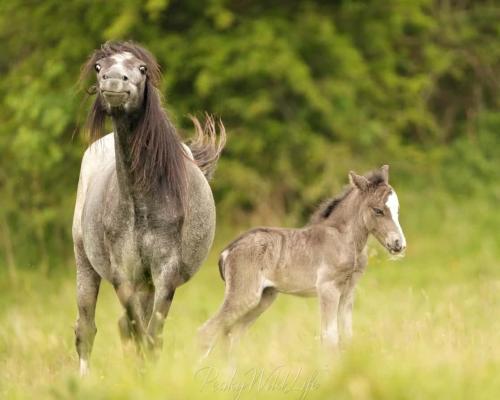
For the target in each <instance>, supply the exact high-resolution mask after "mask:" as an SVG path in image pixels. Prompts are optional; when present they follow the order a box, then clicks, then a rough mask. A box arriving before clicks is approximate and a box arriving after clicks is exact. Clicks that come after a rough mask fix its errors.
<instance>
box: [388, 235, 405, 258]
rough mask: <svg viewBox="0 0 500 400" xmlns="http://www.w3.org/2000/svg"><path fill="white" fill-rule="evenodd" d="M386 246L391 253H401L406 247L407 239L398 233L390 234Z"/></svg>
mask: <svg viewBox="0 0 500 400" xmlns="http://www.w3.org/2000/svg"><path fill="white" fill-rule="evenodd" d="M385 247H386V248H387V250H389V253H391V254H401V253H402V252H403V251H404V250H405V249H406V241H405V240H404V239H403V238H401V237H400V236H399V235H398V234H393V235H389V237H388V238H387V239H386V241H385Z"/></svg>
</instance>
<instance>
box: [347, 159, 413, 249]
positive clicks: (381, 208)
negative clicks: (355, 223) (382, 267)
mask: <svg viewBox="0 0 500 400" xmlns="http://www.w3.org/2000/svg"><path fill="white" fill-rule="evenodd" d="M349 180H350V182H351V185H352V187H353V188H354V190H356V191H358V192H359V195H360V199H361V201H360V208H359V213H361V217H362V219H363V222H364V223H365V226H366V227H367V229H368V231H369V232H370V233H372V234H373V235H374V236H375V237H376V238H377V240H378V241H379V242H380V243H381V244H382V245H383V246H384V247H385V248H386V249H387V250H388V251H389V252H390V253H391V254H400V253H402V252H403V251H404V250H405V248H406V239H405V236H404V234H403V229H402V228H401V225H400V224H399V201H398V196H397V194H396V191H395V190H394V189H393V188H392V187H391V186H390V185H389V166H388V165H384V166H383V167H381V168H380V169H378V170H375V171H373V172H371V173H370V174H368V175H366V176H362V175H357V174H356V173H354V172H352V171H351V172H350V173H349Z"/></svg>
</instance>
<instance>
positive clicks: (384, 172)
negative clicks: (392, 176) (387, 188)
mask: <svg viewBox="0 0 500 400" xmlns="http://www.w3.org/2000/svg"><path fill="white" fill-rule="evenodd" d="M380 173H381V174H382V178H383V179H384V183H389V166H388V165H387V164H386V165H382V166H381V167H380Z"/></svg>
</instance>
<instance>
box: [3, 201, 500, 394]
mask: <svg viewBox="0 0 500 400" xmlns="http://www.w3.org/2000/svg"><path fill="white" fill-rule="evenodd" d="M400 198H401V221H402V225H403V228H404V229H405V233H406V236H407V239H408V246H409V247H408V252H407V256H406V258H405V259H403V260H401V261H398V262H391V261H389V260H388V257H387V255H386V254H385V252H384V250H383V249H382V248H381V247H380V245H378V244H377V243H375V242H371V243H370V263H369V267H368V269H367V272H366V274H365V276H364V277H363V278H362V280H361V282H360V284H359V287H358V291H357V299H356V303H355V310H354V339H353V342H352V343H351V344H350V346H348V347H347V348H346V349H345V350H344V351H342V352H341V353H338V354H329V353H326V352H325V351H324V350H323V349H322V348H321V346H320V343H319V339H318V334H319V329H318V328H319V313H318V310H317V308H318V307H317V303H316V300H315V299H301V298H293V297H290V296H280V297H279V298H278V300H277V302H276V304H275V305H273V307H271V309H270V310H269V311H268V312H266V313H265V314H264V315H263V316H262V317H261V318H260V319H259V320H258V321H257V323H256V324H255V325H254V326H253V327H252V328H251V329H250V331H249V333H248V334H247V335H246V336H245V338H244V339H243V340H242V342H241V345H240V347H239V349H238V351H237V353H236V357H235V360H236V361H235V362H234V363H233V364H228V363H227V362H226V361H225V360H224V359H223V358H222V357H221V356H220V355H219V354H218V353H215V354H214V355H213V356H212V357H211V358H209V359H208V360H206V361H204V362H203V363H201V364H199V363H197V356H198V354H197V352H196V331H197V328H198V327H199V326H200V325H201V324H202V323H203V322H204V321H205V320H206V319H207V318H208V317H209V316H210V315H211V314H212V313H214V312H215V310H216V308H217V307H218V305H219V304H220V301H221V300H222V297H223V288H224V286H223V282H222V281H221V280H220V278H219V276H218V271H217V267H216V260H217V251H218V250H220V248H221V247H222V246H223V245H224V242H225V241H226V239H229V238H228V237H227V238H222V237H218V238H217V242H216V245H215V246H214V251H213V252H212V254H211V255H210V257H209V259H208V260H207V262H206V263H205V264H204V265H203V267H202V268H201V270H200V272H199V273H198V274H197V275H196V276H195V277H194V278H193V280H192V281H191V282H189V283H188V284H187V285H185V286H183V287H181V288H179V289H178V291H177V293H176V296H175V299H174V303H173V306H172V308H171V311H170V314H169V316H168V319H167V323H166V326H165V333H164V338H165V345H164V351H163V353H162V356H161V358H160V360H159V361H158V363H157V364H155V365H144V364H142V363H140V362H137V360H135V359H134V358H133V357H124V356H123V355H122V350H121V346H120V340H119V335H118V331H117V325H116V322H117V320H118V318H119V316H120V315H121V312H122V311H121V309H120V306H119V304H118V301H117V299H116V296H115V294H114V292H113V290H112V289H111V287H110V286H109V285H108V284H103V286H102V290H101V293H100V297H99V301H98V307H97V327H98V333H97V336H96V340H95V346H94V352H93V356H92V368H93V369H92V374H91V376H89V377H88V378H87V379H85V380H80V379H79V377H78V375H77V357H76V353H75V350H74V345H73V340H74V339H73V328H72V327H73V324H74V320H75V316H76V305H75V300H74V297H75V290H74V266H73V263H72V261H71V260H69V261H68V263H67V265H66V266H64V268H57V269H54V270H58V271H62V272H58V273H57V274H56V273H52V274H49V275H48V276H46V275H42V274H41V273H40V272H36V271H34V270H28V269H20V270H18V271H17V274H16V279H15V280H14V279H13V278H12V276H11V275H9V274H8V273H7V271H6V270H5V268H4V269H2V272H1V275H0V397H1V398H9V399H11V398H12V399H17V398H19V399H24V398H29V399H66V398H72V399H73V398H75V399H89V398H91V399H194V398H204V399H234V398H242V399H254V398H273V399H274V398H276V399H294V398H295V399H304V398H307V399H437V398H439V399H496V398H498V395H499V394H500V319H499V318H498V316H499V315H500V265H499V262H498V259H499V256H500V249H499V246H498V243H500V237H499V233H498V227H499V226H500V225H499V222H500V216H499V214H498V212H497V210H496V208H495V204H494V203H493V202H492V201H488V200H484V199H480V198H475V199H467V200H463V201H457V200H456V199H453V198H452V197H449V196H446V195H439V196H438V195H436V194H433V193H430V194H429V195H428V196H426V194H425V193H422V194H421V195H420V196H418V198H417V197H405V196H404V195H403V194H401V193H400ZM222 231H224V232H226V231H227V230H226V229H224V230H220V232H222ZM232 233H233V234H236V233H237V232H232Z"/></svg>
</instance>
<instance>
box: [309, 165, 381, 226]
mask: <svg viewBox="0 0 500 400" xmlns="http://www.w3.org/2000/svg"><path fill="white" fill-rule="evenodd" d="M364 177H365V178H366V179H368V182H369V184H370V186H369V187H370V188H372V189H374V188H376V187H378V186H379V185H380V184H382V183H384V182H385V180H384V176H383V175H382V172H381V171H380V170H378V169H376V170H374V171H370V172H368V173H367V174H365V175H364ZM353 190H354V186H353V185H352V184H349V185H347V186H345V187H344V189H343V190H342V192H341V193H340V194H338V195H337V196H335V197H331V198H329V199H327V200H325V201H323V202H321V204H320V205H319V206H318V207H317V208H316V210H315V211H314V212H313V213H312V214H311V217H310V219H309V224H316V223H318V222H321V221H324V220H325V219H327V218H328V217H329V216H330V215H332V212H333V211H334V210H335V209H336V208H338V206H339V205H340V203H342V202H343V201H344V200H345V199H346V198H347V196H349V195H350V194H351V193H352V191H353Z"/></svg>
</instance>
